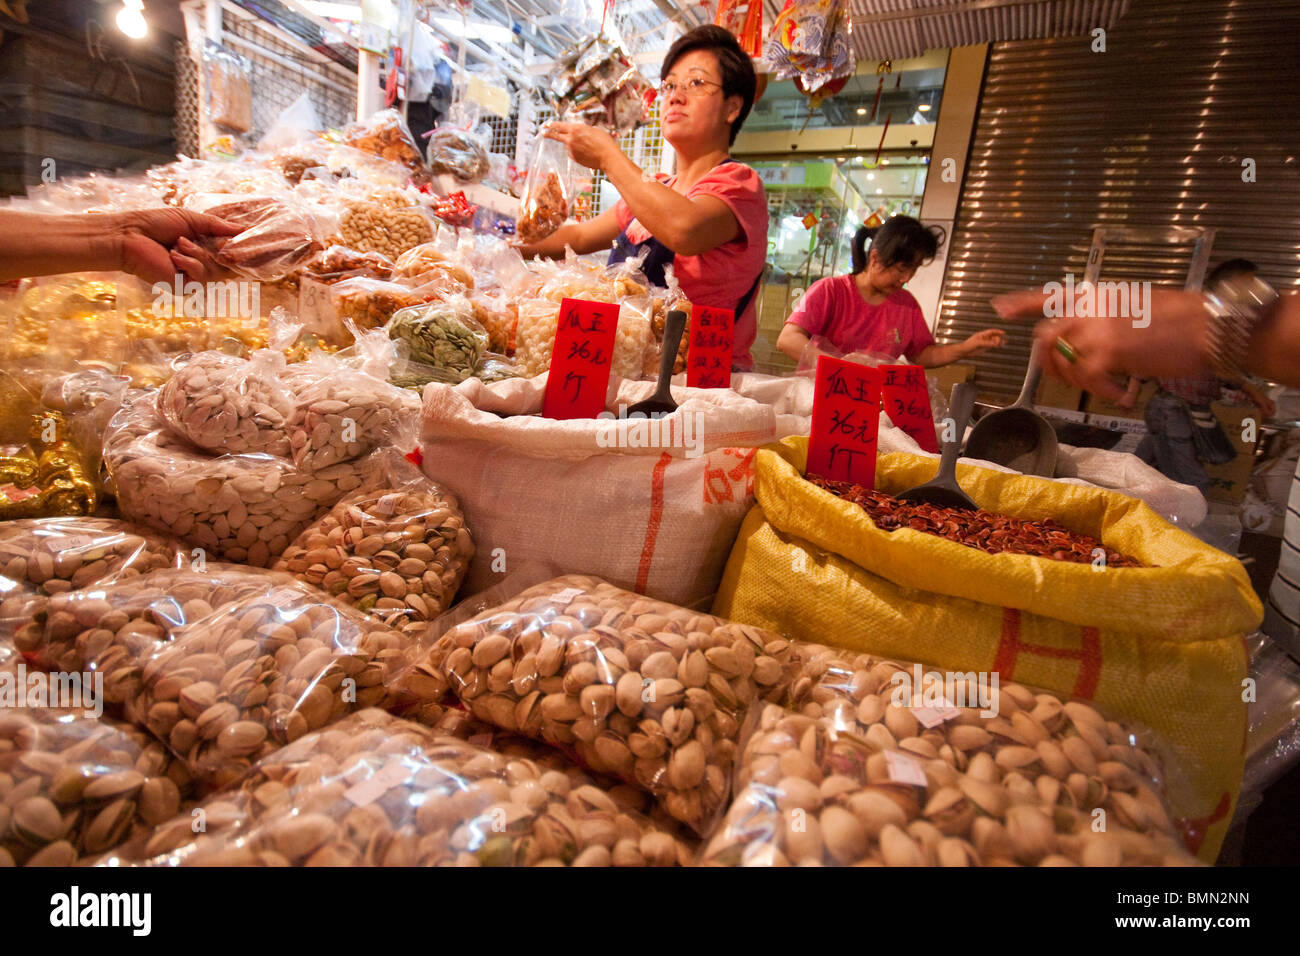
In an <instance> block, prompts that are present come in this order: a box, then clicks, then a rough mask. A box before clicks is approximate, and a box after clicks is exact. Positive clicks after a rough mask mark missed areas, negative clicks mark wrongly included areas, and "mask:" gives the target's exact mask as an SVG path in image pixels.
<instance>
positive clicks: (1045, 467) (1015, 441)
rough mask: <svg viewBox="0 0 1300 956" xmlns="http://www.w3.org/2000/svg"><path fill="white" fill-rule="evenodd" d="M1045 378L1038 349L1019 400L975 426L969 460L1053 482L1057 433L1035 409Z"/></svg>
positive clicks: (969, 448) (1032, 358)
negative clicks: (1036, 395)
mask: <svg viewBox="0 0 1300 956" xmlns="http://www.w3.org/2000/svg"><path fill="white" fill-rule="evenodd" d="M1042 377H1043V367H1042V366H1041V365H1040V364H1039V362H1038V346H1037V345H1035V346H1034V351H1033V354H1032V355H1030V357H1029V368H1028V370H1027V371H1026V372H1025V384H1024V387H1023V388H1021V389H1020V397H1019V398H1017V399H1016V400H1015V402H1013V403H1012V404H1010V405H1008V406H1007V407H1006V408H1000V409H998V410H997V411H996V412H989V414H987V415H985V416H984V417H983V418H981V419H980V420H979V421H978V422H976V423H975V427H974V428H972V429H971V433H970V438H969V439H968V440H967V441H966V457H967V458H978V459H981V460H983V461H991V462H993V463H995V464H998V465H1004V466H1006V467H1007V468H1014V469H1015V470H1016V471H1018V472H1020V473H1021V474H1023V475H1042V476H1043V477H1044V478H1051V477H1052V476H1053V475H1055V474H1056V458H1057V441H1056V430H1055V429H1053V428H1052V423H1051V422H1049V421H1048V420H1047V419H1046V418H1044V417H1043V416H1042V415H1040V414H1038V413H1037V412H1036V411H1034V409H1033V403H1034V392H1036V391H1037V390H1038V380H1039V379H1040V378H1042Z"/></svg>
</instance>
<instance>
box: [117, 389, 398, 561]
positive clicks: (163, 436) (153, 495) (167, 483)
mask: <svg viewBox="0 0 1300 956" xmlns="http://www.w3.org/2000/svg"><path fill="white" fill-rule="evenodd" d="M394 391H396V389H394ZM325 400H326V399H325V397H324V396H323V395H322V396H321V402H324V401H325ZM339 404H342V403H339ZM315 407H323V406H321V405H319V403H318V404H317V406H315ZM336 407H337V406H329V408H330V409H331V410H332V409H334V408H336ZM347 407H348V406H346V405H344V408H345V409H346V408H347ZM356 414H357V418H358V420H360V421H363V422H365V421H368V420H367V419H364V418H362V416H361V413H360V412H358V413H356ZM385 414H388V415H392V414H396V410H393V409H390V410H388V411H387V412H386V413H385ZM381 417H382V416H381ZM342 427H343V423H341V422H340V423H339V428H338V429H334V430H333V431H331V430H330V429H329V428H328V427H326V429H325V430H324V431H323V432H322V433H321V440H322V441H323V442H325V443H327V444H328V442H329V439H330V437H331V435H337V434H339V429H341V428H342ZM343 434H346V433H343ZM104 461H105V463H106V464H107V465H108V469H109V474H110V476H111V478H112V480H113V483H114V486H115V488H116V491H117V503H118V507H119V508H120V509H121V512H122V514H123V515H125V516H126V517H127V518H130V519H131V520H133V521H139V522H141V523H143V524H147V525H149V526H151V527H153V528H157V529H159V530H160V531H164V532H168V533H171V534H174V535H177V536H179V537H181V538H183V539H184V540H185V541H187V542H189V543H190V544H191V545H193V546H195V547H196V548H198V549H199V554H200V556H202V557H204V558H205V559H209V560H216V559H219V558H225V559H227V560H230V561H238V562H241V563H247V564H251V565H255V566H258V567H265V566H267V565H268V564H270V563H271V561H272V560H274V559H275V558H276V557H278V556H279V554H280V552H282V551H283V550H284V549H285V548H286V547H288V546H289V542H290V541H292V540H293V539H294V538H296V537H297V536H298V535H299V534H300V533H301V532H302V530H303V529H304V528H306V527H307V526H308V525H309V524H311V523H312V522H313V521H314V520H316V517H317V516H318V515H319V514H321V513H322V512H323V511H324V510H325V509H328V508H329V507H331V506H332V505H333V504H334V503H335V502H336V501H338V500H339V498H341V497H343V495H345V494H347V493H348V492H350V491H355V490H356V489H357V488H359V487H361V484H362V477H361V475H360V473H359V471H360V469H359V467H358V466H357V465H355V464H354V463H352V462H350V461H342V462H341V463H339V464H332V465H331V466H330V467H319V468H316V469H314V470H307V469H304V468H300V467H297V466H295V465H294V464H293V462H291V461H288V460H287V459H284V458H277V457H275V456H273V455H266V454H254V455H211V454H208V453H206V452H203V451H200V450H199V449H196V448H194V447H193V446H192V445H190V444H189V443H188V442H186V441H183V440H182V439H180V438H179V437H177V436H176V435H174V434H173V433H172V431H171V430H170V428H168V427H167V426H166V424H165V423H164V422H163V421H162V419H161V417H160V416H159V415H158V412H157V410H156V409H155V408H154V407H153V402H152V400H151V396H149V395H147V394H146V395H145V396H144V397H143V398H140V399H137V400H135V401H128V402H127V403H126V404H124V405H123V407H122V409H121V410H120V411H119V412H118V413H117V415H115V416H114V417H113V421H112V422H111V423H110V425H109V429H108V434H107V436H106V438H105V441H104ZM322 464H323V463H322Z"/></svg>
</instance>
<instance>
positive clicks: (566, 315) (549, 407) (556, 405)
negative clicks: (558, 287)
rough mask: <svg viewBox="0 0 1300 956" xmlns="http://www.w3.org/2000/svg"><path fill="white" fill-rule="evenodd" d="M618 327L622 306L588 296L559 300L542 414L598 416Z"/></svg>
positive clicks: (601, 409)
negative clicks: (557, 320)
mask: <svg viewBox="0 0 1300 956" xmlns="http://www.w3.org/2000/svg"><path fill="white" fill-rule="evenodd" d="M617 329H618V306H617V305H615V304H613V303H610V302H588V301H587V300H586V299H565V300H564V301H563V302H561V303H560V319H559V323H558V325H557V327H556V329H555V349H554V351H553V352H552V353H551V372H550V375H549V376H548V377H547V379H546V395H545V397H544V398H543V399H542V416H543V417H545V418H554V419H570V418H595V417H596V416H597V415H599V414H600V413H601V412H603V411H604V410H605V392H606V391H607V390H608V388H609V369H610V362H611V361H612V360H613V357H614V332H615V331H616V330H617Z"/></svg>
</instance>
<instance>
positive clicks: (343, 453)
mask: <svg viewBox="0 0 1300 956" xmlns="http://www.w3.org/2000/svg"><path fill="white" fill-rule="evenodd" d="M354 334H356V335H358V340H357V344H356V345H354V346H353V350H354V353H353V354H352V355H350V356H349V355H347V354H345V353H339V355H338V356H329V355H313V356H312V357H311V358H309V359H308V360H307V361H306V362H300V363H298V364H297V365H294V366H291V368H290V379H289V383H290V387H291V388H292V389H293V392H294V399H295V402H296V406H295V408H294V412H293V416H292V417H291V418H290V419H289V427H288V431H289V446H290V449H291V451H292V454H293V460H294V463H295V464H296V465H297V466H298V467H299V468H302V469H304V470H306V471H308V472H318V471H320V470H322V469H328V468H331V467H332V466H336V465H339V464H340V463H346V462H350V461H352V460H354V459H357V458H360V457H361V456H362V455H364V454H366V453H367V452H369V451H370V450H371V449H373V448H375V447H376V446H378V445H379V444H380V443H381V442H383V441H384V440H385V439H389V438H393V437H395V436H397V435H399V434H400V433H401V432H402V430H403V428H402V422H403V421H404V420H405V419H408V418H410V419H413V418H414V417H415V416H417V415H418V414H419V409H420V401H419V399H418V398H417V397H416V396H414V395H412V394H411V393H410V392H408V391H406V390H405V389H401V388H397V387H396V386H393V385H390V384H389V383H388V381H387V379H388V373H389V368H390V366H391V365H392V362H393V358H394V355H395V350H394V349H393V347H392V343H391V342H389V341H388V337H387V335H386V334H385V333H383V332H372V333H368V334H367V333H354ZM352 360H355V364H353V361H352ZM355 488H356V486H355V485H354V486H353V488H350V489H348V490H349V491H351V490H354V489H355ZM337 500H338V499H337V498H335V499H334V500H333V501H330V502H329V504H330V505H333V504H334V501H337ZM295 537H296V535H295Z"/></svg>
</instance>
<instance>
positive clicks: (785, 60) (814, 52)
mask: <svg viewBox="0 0 1300 956" xmlns="http://www.w3.org/2000/svg"><path fill="white" fill-rule="evenodd" d="M849 21H850V12H849V5H848V2H847V0H786V3H785V6H784V7H783V8H782V9H781V12H780V13H779V14H778V15H777V18H776V22H775V23H774V24H773V25H772V32H771V34H770V35H769V36H768V40H767V45H766V46H765V47H764V48H763V62H762V67H763V71H764V72H770V73H774V74H775V75H776V78H777V79H778V80H785V79H789V78H791V77H797V78H798V79H799V80H800V82H801V83H802V85H803V87H804V89H805V91H806V92H808V93H810V94H811V93H816V92H817V91H818V90H819V89H821V88H822V87H823V86H825V85H826V84H828V83H830V82H831V81H832V80H836V79H839V78H841V77H848V76H852V75H853V72H854V70H855V69H856V66H857V60H856V58H855V56H854V53H853V43H852V39H851V37H850V35H849V29H850V28H849Z"/></svg>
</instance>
